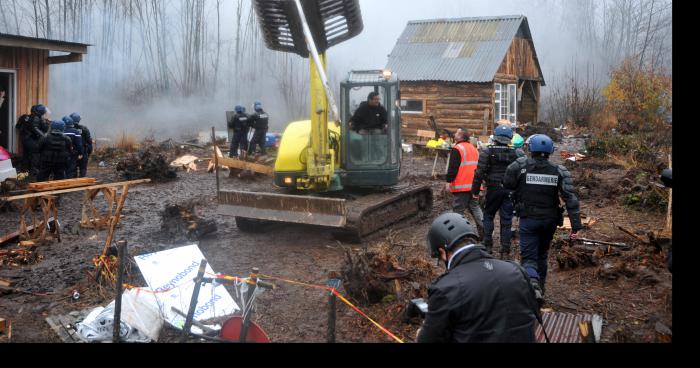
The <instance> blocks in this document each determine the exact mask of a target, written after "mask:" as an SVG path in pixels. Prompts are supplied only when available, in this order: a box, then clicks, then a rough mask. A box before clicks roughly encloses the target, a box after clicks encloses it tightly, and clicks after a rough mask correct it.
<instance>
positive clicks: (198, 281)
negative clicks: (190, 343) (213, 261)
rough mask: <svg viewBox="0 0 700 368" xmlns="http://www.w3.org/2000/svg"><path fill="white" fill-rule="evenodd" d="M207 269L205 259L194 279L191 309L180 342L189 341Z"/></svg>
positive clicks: (188, 311)
mask: <svg viewBox="0 0 700 368" xmlns="http://www.w3.org/2000/svg"><path fill="white" fill-rule="evenodd" d="M206 268H207V260H206V259H203V260H202V262H201V263H200V264H199V271H198V272H197V277H195V279H194V290H193V291H192V299H190V309H188V310H187V318H186V319H185V327H183V329H182V337H181V338H180V342H185V341H186V340H187V335H188V334H189V333H190V329H191V328H192V320H193V319H194V310H195V309H196V308H197V299H199V288H200V287H202V280H203V278H204V271H205V270H206Z"/></svg>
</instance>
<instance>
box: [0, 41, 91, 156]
mask: <svg viewBox="0 0 700 368" xmlns="http://www.w3.org/2000/svg"><path fill="white" fill-rule="evenodd" d="M87 48H88V45H84V44H80V43H73V42H65V41H57V40H47V39H41V38H33V37H23V36H15V35H8V34H3V33H0V91H5V99H4V101H3V103H2V106H0V146H3V147H5V148H6V149H7V150H8V151H10V152H15V153H21V144H20V141H19V136H18V134H17V131H16V129H15V127H14V126H15V123H16V122H17V119H18V118H19V117H20V116H22V115H24V114H28V113H29V110H30V109H31V107H32V106H34V105H37V104H44V105H47V106H49V107H50V102H49V98H48V97H49V70H50V68H49V66H50V65H53V64H62V63H73V62H80V61H82V60H83V55H84V54H87ZM51 51H57V52H61V53H65V54H62V55H55V56H53V55H50V54H49V53H50V52H51Z"/></svg>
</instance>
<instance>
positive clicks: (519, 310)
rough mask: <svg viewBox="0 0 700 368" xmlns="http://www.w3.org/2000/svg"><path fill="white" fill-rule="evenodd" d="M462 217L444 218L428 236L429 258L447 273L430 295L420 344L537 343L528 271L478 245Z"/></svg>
mask: <svg viewBox="0 0 700 368" xmlns="http://www.w3.org/2000/svg"><path fill="white" fill-rule="evenodd" d="M477 239H478V233H477V230H476V228H475V227H474V226H473V225H472V224H470V223H469V221H467V220H466V219H465V218H464V216H463V215H460V214H457V213H454V212H450V213H445V214H443V215H441V216H439V217H438V218H436V219H435V221H433V224H432V225H431V227H430V230H429V232H428V245H429V250H430V255H431V257H433V258H439V259H441V260H442V261H443V262H444V263H445V265H446V267H447V271H446V272H445V273H444V274H443V275H442V276H440V277H439V278H438V279H437V280H436V281H435V282H434V283H433V284H432V285H431V286H430V288H429V290H428V311H427V313H426V314H425V321H424V323H423V326H422V327H421V329H420V330H419V332H418V336H417V341H418V342H535V336H534V331H535V329H534V328H535V326H534V323H535V322H536V321H537V315H536V313H538V312H537V302H536V300H535V296H534V290H532V288H531V287H530V286H529V285H530V282H529V280H528V279H529V278H528V276H527V274H526V273H525V271H524V270H523V269H522V268H520V266H518V265H517V264H516V263H514V262H508V261H501V260H498V259H495V258H493V257H492V256H491V255H490V254H488V253H487V252H486V249H485V248H484V247H483V246H481V245H479V244H476V240H477Z"/></svg>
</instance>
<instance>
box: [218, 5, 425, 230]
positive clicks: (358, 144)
mask: <svg viewBox="0 0 700 368" xmlns="http://www.w3.org/2000/svg"><path fill="white" fill-rule="evenodd" d="M253 6H254V7H255V12H256V15H257V18H258V22H259V23H260V25H261V27H262V33H263V35H264V38H265V43H266V45H267V47H268V48H270V49H272V50H276V51H282V52H292V53H296V54H298V55H300V56H302V57H304V58H309V67H310V75H311V80H310V89H311V91H310V92H311V100H310V101H311V117H310V120H305V121H297V122H292V123H290V124H289V125H288V126H287V128H286V129H285V131H284V133H283V134H282V140H281V142H280V147H279V152H278V156H277V159H276V161H275V166H274V171H273V178H274V179H273V180H274V187H275V189H274V190H272V191H267V192H246V191H227V190H222V191H220V192H219V195H218V200H219V204H220V205H221V206H220V212H221V213H223V214H228V215H233V216H235V217H236V224H237V226H238V228H239V229H241V230H242V231H251V232H256V231H264V230H265V229H267V226H266V225H267V224H269V223H271V222H282V223H301V224H311V225H320V226H326V227H332V228H335V229H337V230H338V231H336V233H341V234H345V235H351V236H352V237H353V238H355V239H358V238H362V237H364V236H366V235H369V234H371V233H373V232H375V231H378V230H380V229H383V228H386V227H388V226H389V225H392V224H394V223H396V222H399V221H401V220H404V219H406V218H407V217H413V216H424V215H426V214H428V213H429V212H430V210H431V209H432V203H433V196H432V191H431V189H430V186H428V185H410V184H407V183H400V181H399V175H400V170H401V154H402V147H401V111H400V108H399V104H398V101H399V99H400V88H399V87H400V83H399V80H398V79H397V77H396V75H393V74H392V73H391V72H390V71H388V70H366V71H352V72H350V73H349V75H348V77H347V79H346V80H345V81H343V82H342V83H341V85H340V108H338V105H337V104H336V100H335V98H334V96H333V93H332V92H331V88H330V85H329V83H328V78H327V75H326V55H325V52H326V50H327V49H328V48H330V47H332V46H334V45H337V44H339V43H341V42H343V41H346V40H348V39H350V38H353V37H355V36H357V35H358V34H360V33H361V32H362V29H363V23H362V15H361V12H360V7H359V0H256V1H254V4H253ZM370 92H377V93H379V96H380V97H381V99H382V100H383V101H385V106H386V108H387V110H388V111H387V120H388V121H387V123H388V124H387V129H386V130H385V131H381V132H376V133H375V134H360V133H358V132H356V131H354V130H351V129H350V124H349V123H350V120H351V118H352V116H353V113H354V111H355V109H356V108H357V105H359V103H360V102H362V101H364V100H365V99H366V98H367V96H368V94H369V93H370Z"/></svg>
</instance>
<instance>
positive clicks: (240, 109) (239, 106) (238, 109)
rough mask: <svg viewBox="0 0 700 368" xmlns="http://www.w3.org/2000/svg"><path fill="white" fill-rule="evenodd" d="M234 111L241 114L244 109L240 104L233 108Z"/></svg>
mask: <svg viewBox="0 0 700 368" xmlns="http://www.w3.org/2000/svg"><path fill="white" fill-rule="evenodd" d="M234 111H236V112H237V113H239V114H242V113H243V112H244V111H245V109H244V108H243V106H241V105H236V107H235V108H234Z"/></svg>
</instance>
